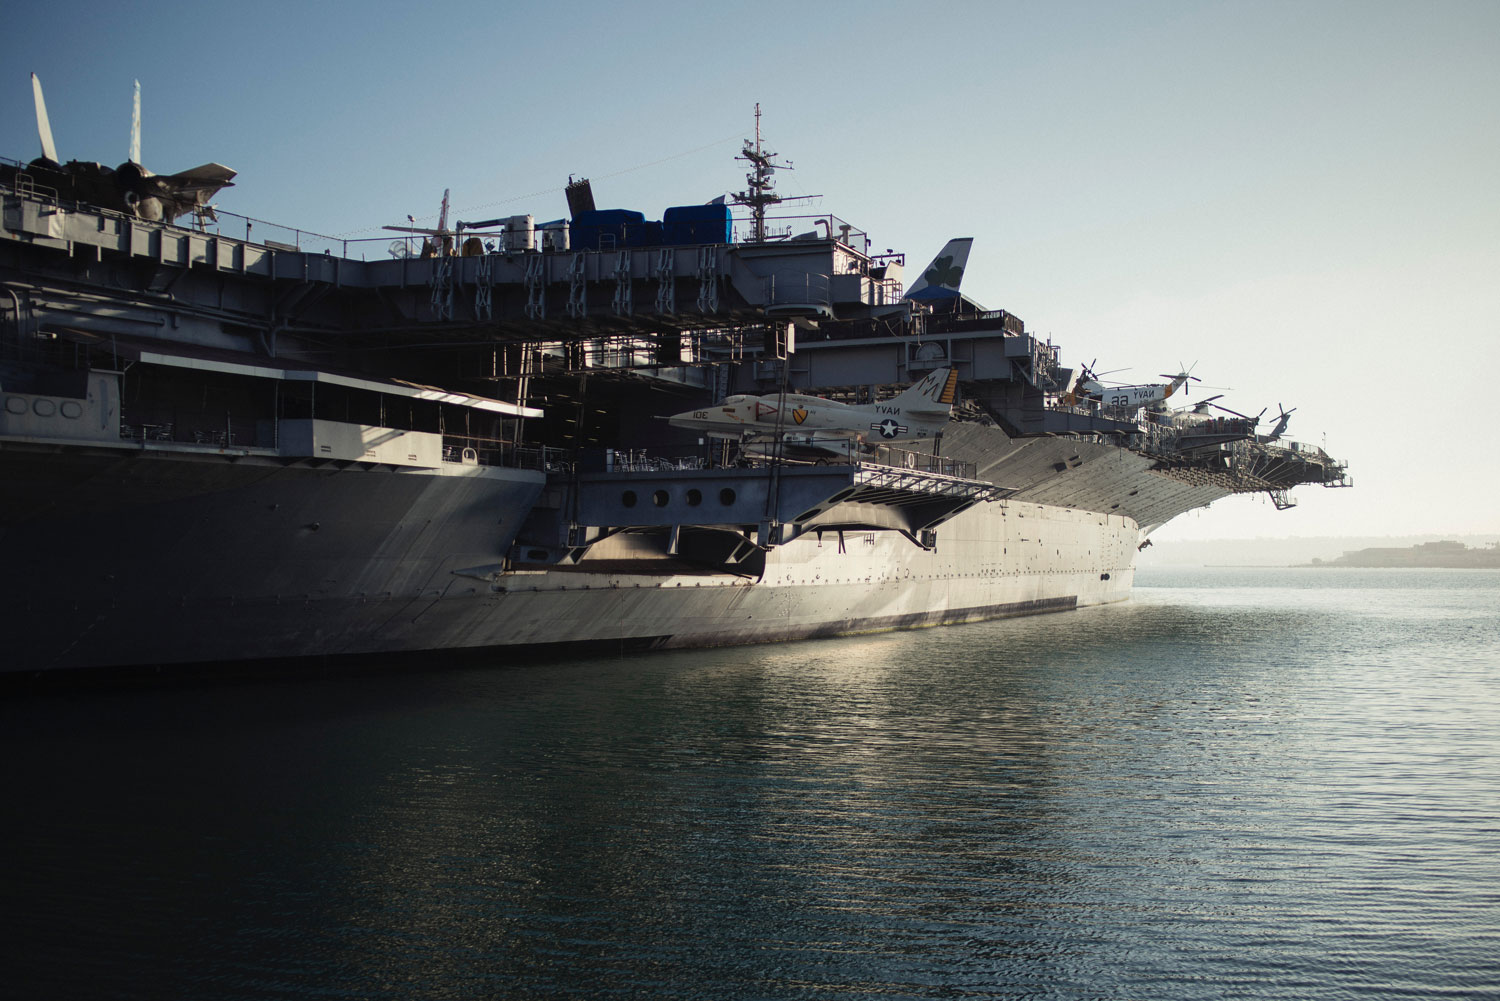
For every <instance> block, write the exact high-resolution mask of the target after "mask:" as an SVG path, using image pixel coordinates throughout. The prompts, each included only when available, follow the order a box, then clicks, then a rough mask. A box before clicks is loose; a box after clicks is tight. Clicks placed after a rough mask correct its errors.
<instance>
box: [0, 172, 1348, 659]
mask: <svg viewBox="0 0 1500 1001" xmlns="http://www.w3.org/2000/svg"><path fill="white" fill-rule="evenodd" d="M748 150H749V146H748V144H747V151H748ZM755 152H756V153H757V154H758V155H761V156H762V158H766V157H769V154H765V153H764V151H763V150H762V149H761V148H760V146H759V145H758V144H757V146H756V147H755ZM752 167H753V169H752V173H751V175H750V180H751V187H750V194H752V195H756V196H757V199H758V203H757V204H753V205H751V206H750V209H751V215H750V217H749V218H748V219H745V218H736V216H735V215H734V212H733V209H732V208H731V207H730V206H729V205H727V204H723V203H715V204H708V205H684V206H678V207H675V208H670V209H668V210H666V212H665V213H664V215H663V218H662V219H660V220H648V219H646V218H645V217H644V215H643V214H641V213H638V212H633V211H630V210H625V209H603V210H601V209H598V208H595V207H594V204H593V198H592V191H591V189H590V187H589V185H588V183H587V182H586V181H578V182H574V183H572V184H570V186H569V189H568V201H569V204H570V211H569V213H568V215H567V216H566V217H565V218H561V219H558V220H555V221H551V222H542V223H540V224H539V223H537V222H536V220H535V219H534V217H531V216H515V217H511V218H508V219H504V220H488V221H487V222H485V223H483V224H473V225H469V224H466V223H462V222H460V223H456V224H455V227H454V229H453V231H452V232H451V233H450V232H448V231H447V229H446V218H445V220H444V223H443V232H441V233H437V231H433V233H434V234H435V235H433V236H431V237H430V238H428V239H426V240H425V241H414V242H413V243H406V242H405V241H404V240H399V241H397V242H396V244H394V245H392V246H391V248H390V251H389V252H390V253H391V255H392V256H389V257H385V258H383V259H378V260H364V259H362V253H367V252H368V251H364V252H361V250H360V248H359V247H358V246H355V247H350V246H349V245H348V244H346V243H344V242H341V241H334V240H330V239H324V238H319V237H316V236H313V235H310V234H306V233H294V234H293V235H291V236H290V237H289V238H288V239H287V240H284V241H276V240H269V239H265V238H264V237H263V236H258V235H257V234H256V233H255V232H254V230H253V227H252V225H251V223H250V222H249V221H246V220H237V219H236V218H235V217H233V216H230V215H229V214H228V213H219V219H218V221H217V223H216V226H217V228H216V229H215V230H213V231H210V230H208V229H206V228H204V226H206V220H203V219H202V218H201V217H200V219H199V223H200V225H199V228H183V227H179V226H176V225H173V224H171V223H169V222H166V221H162V220H150V219H145V218H140V217H138V216H135V215H132V214H130V213H128V212H122V211H117V210H114V209H111V208H108V207H101V206H98V205H90V204H86V203H80V202H76V201H69V200H68V199H67V197H66V196H65V195H66V193H64V192H59V191H57V190H51V189H49V188H48V187H47V185H46V184H45V183H44V182H45V172H40V171H38V170H36V169H35V168H28V166H27V165H22V164H12V165H10V166H9V167H8V168H7V169H6V170H5V171H4V173H3V177H0V180H3V197H4V209H3V218H0V281H3V284H4V290H5V295H4V296H0V402H3V411H0V545H3V547H4V549H3V551H4V552H5V553H6V554H7V562H8V564H9V565H10V566H11V567H12V568H13V572H12V573H11V574H9V575H7V577H6V583H5V584H4V585H3V586H0V588H3V589H0V607H4V608H6V609H7V611H8V614H9V616H10V617H11V620H12V626H11V629H10V643H9V648H10V650H11V656H10V657H9V658H8V660H7V664H6V669H7V670H11V671H45V670H53V669H63V668H111V667H114V666H125V665H140V664H163V663H166V664H173V663H198V664H205V665H209V664H214V663H223V662H227V661H235V660H247V659H264V658H282V657H307V656H335V655H370V654H382V653H391V652H410V651H423V650H438V649H455V648H478V647H491V646H494V647H506V646H549V645H559V644H575V643H583V644H601V643H602V644H611V645H618V646H619V647H628V648H636V647H653V646H684V645H712V644H720V643H737V642H755V641H764V640H770V639H781V638H795V637H807V636H820V635H833V634H841V633H850V632H860V631H869V630H875V629H889V628H900V627H908V626H915V625H929V624H938V623H944V622H957V621H968V620H973V619H980V618H987V617H994V616H998V615H1008V614H1022V613H1028V612H1036V611H1048V610H1057V609H1064V608H1071V607H1075V606H1077V605H1083V604H1093V603H1098V602H1105V601H1116V600H1121V599H1123V598H1125V597H1127V596H1128V595H1129V590H1130V583H1131V580H1132V576H1133V570H1132V559H1133V556H1134V553H1135V551H1136V548H1137V546H1138V545H1140V544H1141V542H1142V539H1143V537H1144V534H1145V533H1149V531H1150V530H1151V529H1153V528H1154V527H1156V526H1159V525H1161V524H1163V523H1165V522H1166V521H1168V520H1169V519H1171V518H1172V517H1174V516H1176V515H1177V514H1180V513H1182V512H1184V511H1187V510H1191V509H1193V508H1196V507H1201V506H1203V505H1205V504H1209V503H1211V502H1212V501H1214V500H1216V499H1218V498H1221V497H1224V496H1226V495H1229V494H1232V493H1239V492H1247V491H1265V492H1268V493H1270V494H1271V495H1272V496H1273V497H1275V498H1276V500H1277V503H1278V505H1285V504H1288V503H1290V501H1289V499H1288V497H1287V493H1286V492H1287V491H1288V490H1289V489H1290V488H1291V487H1292V486H1295V485H1297V484H1302V483H1317V484H1322V485H1325V486H1334V485H1344V484H1347V482H1348V480H1347V477H1346V474H1345V470H1344V467H1343V465H1342V464H1341V463H1339V462H1337V461H1336V460H1334V459H1332V458H1331V457H1329V456H1328V455H1327V454H1326V453H1325V452H1324V451H1323V450H1322V449H1320V448H1315V447H1311V446H1306V445H1301V444H1297V443H1293V442H1288V441H1285V440H1282V439H1281V437H1280V434H1279V431H1280V430H1282V428H1278V433H1276V434H1272V435H1266V434H1261V433H1258V422H1257V421H1256V420H1254V419H1251V418H1246V417H1242V416H1239V415H1233V414H1231V415H1229V416H1217V417H1216V416H1211V415H1209V414H1207V413H1197V414H1194V413H1185V412H1174V411H1170V410H1167V409H1165V408H1156V409H1153V408H1149V407H1111V406H1108V405H1105V404H1103V403H1102V402H1100V401H1084V402H1083V403H1081V404H1080V403H1077V402H1075V403H1073V404H1070V405H1068V404H1063V403H1061V402H1060V401H1061V400H1062V399H1064V398H1067V397H1068V391H1069V389H1070V387H1072V386H1073V385H1074V384H1075V383H1076V380H1077V377H1078V373H1077V372H1075V371H1074V370H1071V369H1069V368H1066V367H1064V366H1063V365H1062V363H1061V360H1060V356H1059V351H1058V349H1057V348H1056V347H1055V346H1053V345H1052V344H1050V343H1048V342H1044V341H1041V340H1038V339H1037V338H1035V337H1034V336H1032V335H1031V334H1029V333H1028V332H1027V331H1026V328H1025V325H1024V324H1023V323H1022V321H1021V320H1020V319H1019V318H1018V317H1016V316H1014V315H1012V314H1010V313H1008V312H1005V311H1003V310H993V311H991V310H983V309H981V308H979V307H978V306H977V305H975V304H974V303H972V302H971V301H970V300H968V299H966V298H965V297H963V296H962V295H961V294H960V293H959V292H958V291H957V289H958V282H959V279H960V278H961V274H962V267H963V262H962V255H966V254H967V249H968V245H967V243H966V242H961V243H962V245H961V247H960V248H959V250H958V251H954V252H949V253H947V254H946V255H945V254H940V255H939V257H938V259H937V260H935V261H934V262H933V265H932V266H930V267H929V268H927V269H925V270H924V272H923V273H922V275H920V276H919V277H918V279H917V280H916V281H914V282H913V285H914V286H918V287H920V289H921V294H920V295H919V294H917V293H916V292H915V291H914V292H913V293H912V294H911V295H908V294H906V289H905V287H904V275H903V268H904V264H905V260H904V257H902V256H901V255H896V254H890V253H885V254H878V253H874V252H872V248H871V245H870V241H869V239H868V237H867V235H866V234H865V233H864V231H862V230H860V229H858V228H856V227H854V226H852V225H850V224H848V223H846V222H844V221H843V220H840V219H838V218H837V217H834V216H830V215H823V216H814V217H800V218H793V219H790V220H776V219H774V218H769V217H767V216H766V214H765V209H766V208H767V206H768V204H770V203H769V202H767V201H766V197H767V193H768V191H769V189H768V187H767V181H768V178H769V169H768V167H767V166H766V164H761V163H759V162H756V161H754V160H753V159H752ZM445 203H446V200H445ZM237 225H241V226H243V229H244V233H243V235H241V234H240V233H238V232H237V231H236V230H235V227H236V226H237ZM466 230H467V231H468V233H469V235H468V236H466V235H465V231H466ZM477 232H482V233H483V234H484V235H474V234H475V233H477ZM946 249H947V248H945V250H946ZM382 250H384V248H382ZM955 254H958V257H957V262H956V263H955V260H956V257H955ZM940 370H949V371H951V372H952V373H953V374H954V383H953V385H954V391H955V393H956V403H957V405H956V406H955V407H954V408H953V410H952V419H951V420H950V421H949V422H948V424H947V425H946V427H944V428H943V429H942V430H941V431H940V432H939V433H937V434H936V435H934V436H933V438H932V439H931V440H930V441H929V440H923V441H911V440H899V441H892V442H890V443H882V442H880V441H879V433H880V431H881V429H882V422H880V421H872V422H871V423H870V427H869V429H868V430H869V432H870V433H866V434H863V435H861V436H858V437H855V436H846V437H845V440H842V441H833V442H830V441H828V440H818V441H811V440H809V439H808V438H807V437H806V435H805V434H799V431H798V428H799V425H800V422H801V421H802V420H804V419H806V410H805V409H803V410H802V413H803V417H802V418H799V417H798V412H799V407H800V408H805V406H806V404H799V403H798V402H797V401H798V400H806V399H809V398H817V399H820V400H823V401H825V402H828V401H833V402H835V403H838V404H848V405H851V407H854V408H857V407H873V408H879V407H880V406H881V404H882V401H887V400H890V399H891V398H892V397H895V396H897V394H899V393H900V392H901V391H903V390H905V389H906V388H907V387H909V386H911V385H912V384H914V383H918V382H920V381H921V380H923V379H924V377H927V376H928V375H930V374H932V373H934V372H938V371H940ZM737 395H738V396H743V397H745V398H746V399H750V398H754V399H755V400H757V401H760V402H759V403H757V406H759V407H763V408H764V409H763V410H760V411H751V414H752V419H756V414H757V413H758V414H760V415H761V417H760V419H762V421H763V424H764V427H762V428H760V429H758V432H759V433H757V434H754V435H749V434H747V435H742V436H740V437H739V439H738V440H726V439H725V438H724V437H723V436H717V437H716V436H711V435H706V434H703V433H701V432H698V431H694V430H692V429H691V428H684V427H680V426H674V425H673V424H672V423H669V422H668V421H667V420H666V419H664V418H666V417H668V416H671V415H675V414H681V413H683V412H693V411H695V410H704V411H707V410H710V409H712V408H713V407H714V406H716V405H718V404H719V403H720V401H723V400H725V398H726V397H733V396H737ZM830 409H832V408H830ZM861 412H862V411H861ZM897 417H899V415H895V416H893V417H892V418H891V419H890V421H889V422H888V428H889V429H890V430H892V434H891V435H890V437H893V438H895V437H897V435H896V434H895V433H894V429H895V428H898V427H900V424H899V421H898V420H897Z"/></svg>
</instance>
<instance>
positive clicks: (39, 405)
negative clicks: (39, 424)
mask: <svg viewBox="0 0 1500 1001" xmlns="http://www.w3.org/2000/svg"><path fill="white" fill-rule="evenodd" d="M31 412H32V413H34V414H36V415H37V416H38V417H51V416H52V415H53V414H55V413H57V404H55V403H53V402H52V401H51V400H40V399H39V400H33V401H32V403H31Z"/></svg>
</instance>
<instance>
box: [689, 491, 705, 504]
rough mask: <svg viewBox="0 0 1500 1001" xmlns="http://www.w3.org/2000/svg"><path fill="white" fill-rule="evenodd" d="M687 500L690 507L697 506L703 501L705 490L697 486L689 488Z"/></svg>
mask: <svg viewBox="0 0 1500 1001" xmlns="http://www.w3.org/2000/svg"><path fill="white" fill-rule="evenodd" d="M687 502H688V507H697V506H698V505H699V504H702V503H703V491H701V490H699V489H698V488H697V487H694V488H693V489H692V490H689V491H688V492H687Z"/></svg>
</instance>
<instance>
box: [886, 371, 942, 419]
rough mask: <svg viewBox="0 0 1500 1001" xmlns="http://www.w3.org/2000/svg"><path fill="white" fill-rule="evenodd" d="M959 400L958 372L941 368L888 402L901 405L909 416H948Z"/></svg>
mask: <svg viewBox="0 0 1500 1001" xmlns="http://www.w3.org/2000/svg"><path fill="white" fill-rule="evenodd" d="M957 399H958V370H957V369H952V368H940V369H935V370H933V371H932V372H929V373H927V377H926V378H925V379H923V380H922V381H921V382H919V383H917V384H916V385H914V386H912V387H910V388H908V389H907V390H905V391H904V392H902V393H901V394H899V395H898V396H896V397H895V398H893V399H891V400H890V401H888V402H890V403H897V404H900V406H901V408H902V409H903V410H904V411H906V412H907V413H909V414H946V413H948V412H949V411H950V410H952V409H953V404H954V403H955V402H956V401H957Z"/></svg>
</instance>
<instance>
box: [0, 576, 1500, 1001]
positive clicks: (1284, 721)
mask: <svg viewBox="0 0 1500 1001" xmlns="http://www.w3.org/2000/svg"><path fill="white" fill-rule="evenodd" d="M1138 584H1139V586H1138V589H1137V592H1136V598H1135V600H1134V601H1133V602H1131V603H1130V604H1129V605H1125V606H1116V607H1110V608H1102V609H1090V610H1084V611H1081V612H1076V613H1067V614H1063V615H1054V616H1045V617H1040V618H1033V619H1024V620H1012V621H1005V622H996V623H987V624H982V625H977V626H967V627H958V628H949V629H938V630H927V631H922V632H916V633H903V634H894V635H887V636H880V637H874V638H867V639H854V640H836V641H825V642H817V643H804V644H783V645H778V646H773V647H768V648H752V649H737V650H725V651H711V652H688V653H674V654H669V655H655V656H646V657H637V658H625V659H601V660H590V661H577V662H571V663H568V664H563V665H558V664H551V665H533V666H525V665H520V666H511V667H508V668H506V669H503V670H476V669H469V668H466V669H463V670H441V671H436V672H433V673H429V674H423V675H416V674H404V675H397V676H392V675H379V676H373V677H364V678H359V679H352V680H351V679H343V680H332V679H330V680H322V681H313V682H307V683H298V684H293V683H286V682H260V683H249V684H242V685H235V686H226V687H213V688H181V687H179V688H175V689H167V690H155V691H124V692H120V691H115V692H98V693H92V694H68V695H51V696H45V697H13V698H10V699H7V700H5V701H4V702H3V703H0V725H3V730H0V752H3V754H4V760H5V766H4V770H3V773H0V774H3V779H0V794H3V803H4V807H5V810H4V823H3V829H4V833H3V835H0V849H3V852H4V855H3V858H4V864H5V868H4V870H3V876H0V881H3V882H0V956H4V957H6V958H5V959H4V961H3V963H0V995H3V996H6V997H16V998H38V999H40V998H75V997H76V998H143V999H160V998H255V999H262V998H295V999H308V998H316V999H345V998H349V999H354V998H380V999H386V998H390V999H406V998H424V999H425V998H434V999H436V998H442V999H449V998H488V997H504V998H523V997H566V996H574V997H588V998H596V997H598V998H608V997H664V998H728V999H749V998H849V997H893V998H907V997H909V998H963V997H981V998H992V997H998V998H1057V999H1072V998H1111V999H1114V998H1140V999H1188V998H1223V997H1240V998H1263V997H1264V998H1272V997H1274V998H1306V999H1318V998H1330V999H1332V998H1435V997H1441V998H1456V997H1478V996H1485V995H1488V996H1497V994H1500V959H1497V958H1496V957H1497V956H1500V573H1494V572H1486V571H1356V570H1343V571H1341V570H1275V571H1271V570H1237V569H1230V570H1220V569H1207V570H1198V571H1185V572H1174V571H1164V570H1154V571H1143V572H1141V573H1140V575H1139V581H1138Z"/></svg>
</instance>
